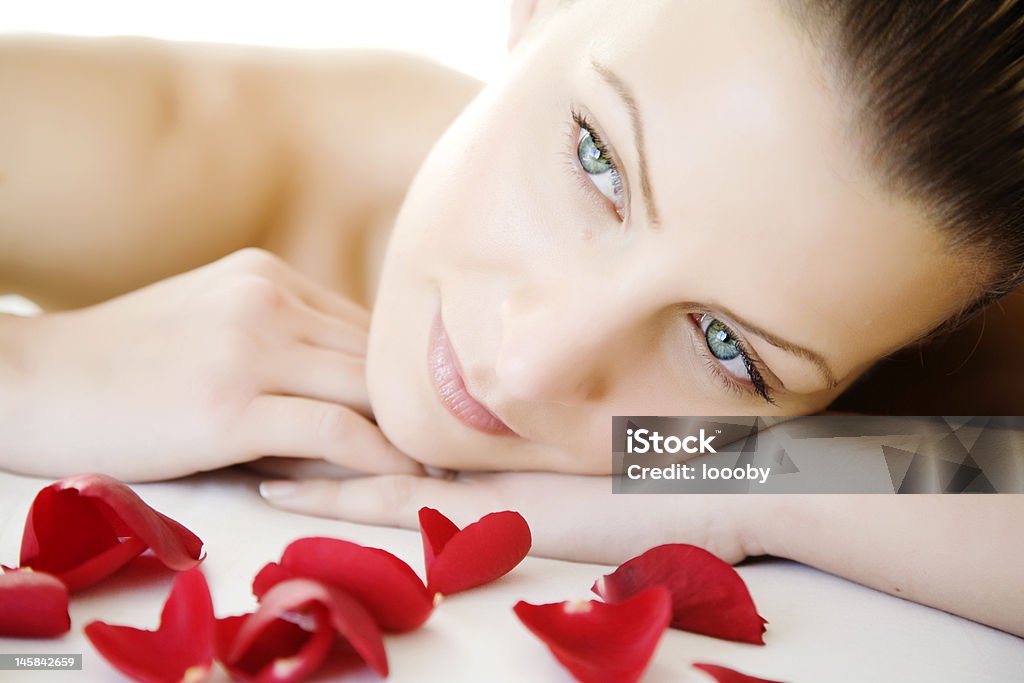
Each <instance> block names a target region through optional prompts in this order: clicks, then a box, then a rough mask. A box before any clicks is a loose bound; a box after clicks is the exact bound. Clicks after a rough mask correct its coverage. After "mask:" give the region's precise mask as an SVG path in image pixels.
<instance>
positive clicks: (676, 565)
mask: <svg viewBox="0 0 1024 683" xmlns="http://www.w3.org/2000/svg"><path fill="white" fill-rule="evenodd" d="M656 585H660V586H665V587H666V588H668V589H669V591H670V592H671V593H672V624H671V626H672V628H678V629H681V630H683V631H691V632H693V633H701V634H704V635H707V636H713V637H715V638H724V639H725V640H735V641H739V642H741V643H753V644H755V645H764V637H763V636H764V632H765V627H764V625H765V624H767V623H768V622H767V621H766V620H765V619H764V618H763V617H761V615H760V614H758V613H757V608H756V607H755V606H754V601H753V599H752V598H751V597H750V591H748V590H747V585H746V584H745V583H744V582H743V579H742V578H741V577H740V575H739V573H738V572H737V571H736V570H735V569H733V568H732V566H731V565H729V564H728V563H727V562H723V561H722V560H720V559H718V558H717V557H715V556H714V555H712V554H711V553H709V552H708V551H706V550H704V549H703V548H698V547H697V546H693V545H687V544H685V543H670V544H667V545H659V546H657V547H654V548H651V549H650V550H648V551H647V552H645V553H643V554H642V555H639V556H637V557H634V558H633V559H632V560H629V561H628V562H626V563H625V564H623V565H621V566H620V567H619V568H618V569H616V570H615V571H614V572H612V573H611V574H608V575H607V576H604V577H602V578H600V579H598V580H597V582H596V583H595V584H594V586H593V588H592V589H591V590H593V591H594V592H595V593H597V594H598V595H600V596H601V597H602V598H604V599H605V600H607V601H608V602H618V601H620V600H624V599H626V598H628V597H629V596H631V595H633V594H635V593H637V592H638V591H641V590H643V589H645V588H647V587H648V586H656Z"/></svg>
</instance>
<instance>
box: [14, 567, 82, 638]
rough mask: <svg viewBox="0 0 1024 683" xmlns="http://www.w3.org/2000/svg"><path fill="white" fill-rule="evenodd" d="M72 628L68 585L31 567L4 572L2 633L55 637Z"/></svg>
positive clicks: (18, 636) (16, 635)
mask: <svg viewBox="0 0 1024 683" xmlns="http://www.w3.org/2000/svg"><path fill="white" fill-rule="evenodd" d="M70 628H71V617H70V616H69V615H68V588H67V586H65V585H64V584H63V583H62V582H61V580H60V579H58V578H57V577H55V576H51V575H50V574H44V573H42V572H34V571H32V570H31V569H10V570H9V569H8V568H6V567H5V568H4V571H3V572H0V636H11V637H15V638H53V637H55V636H59V635H61V634H62V633H67V632H68V630H70Z"/></svg>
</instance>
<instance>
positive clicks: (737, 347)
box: [695, 313, 773, 403]
mask: <svg viewBox="0 0 1024 683" xmlns="http://www.w3.org/2000/svg"><path fill="white" fill-rule="evenodd" d="M695 317H696V320H697V323H698V326H699V328H700V331H701V332H703V333H704V343H705V344H706V345H707V348H708V351H709V353H710V358H709V359H708V360H709V361H710V362H713V363H715V364H716V366H717V367H718V368H721V370H723V371H724V372H725V373H727V374H728V375H730V376H732V377H734V378H736V379H738V380H740V381H742V382H746V383H749V384H750V386H752V387H753V388H754V390H755V391H756V392H757V394H758V395H759V396H761V397H762V398H763V399H764V400H766V401H768V402H769V403H772V402H773V401H772V398H771V395H770V394H769V393H768V388H767V386H766V385H765V382H764V378H763V377H762V376H761V373H760V371H759V370H758V369H757V364H756V362H755V361H754V359H753V358H752V357H751V355H750V354H749V353H748V352H747V351H746V350H745V348H744V346H743V342H742V341H741V340H740V338H739V337H738V336H737V335H736V333H735V332H733V331H732V330H731V329H730V328H729V326H728V325H726V324H725V323H724V322H722V321H721V320H719V319H718V318H716V317H714V316H713V315H710V314H708V313H701V314H699V315H697V316H695Z"/></svg>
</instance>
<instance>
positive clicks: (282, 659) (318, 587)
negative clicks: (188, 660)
mask: <svg viewBox="0 0 1024 683" xmlns="http://www.w3.org/2000/svg"><path fill="white" fill-rule="evenodd" d="M335 633H338V634H340V635H341V636H343V637H344V638H345V639H346V641H347V642H348V643H349V645H351V646H352V648H353V649H354V650H355V651H356V652H357V653H358V654H359V656H360V657H361V658H362V660H363V661H364V662H366V663H367V664H369V665H370V667H371V668H373V669H374V670H375V671H376V672H377V673H379V674H380V675H382V676H386V675H387V673H388V662H387V655H386V654H385V652H384V640H383V638H382V637H381V633H380V629H379V628H378V626H377V623H376V621H374V619H373V616H372V615H371V614H370V613H369V612H368V611H367V610H366V608H365V607H363V606H362V605H361V604H359V602H357V601H356V600H355V599H354V598H352V597H351V596H349V595H347V594H346V593H345V592H344V591H341V590H338V589H336V588H331V587H330V586H327V585H325V584H322V583H320V582H318V581H311V580H308V579H287V580H285V581H282V582H280V583H278V584H276V585H275V586H273V587H272V588H270V589H269V590H268V591H267V592H266V594H265V595H264V596H263V598H262V600H261V601H260V606H259V609H258V610H257V611H256V612H255V613H253V614H251V615H247V616H244V617H241V618H238V617H236V618H234V619H232V620H221V622H220V624H219V626H218V651H219V654H220V659H221V661H222V662H223V663H224V665H225V666H226V667H227V668H228V669H229V671H231V672H232V674H233V675H236V676H238V677H240V678H242V679H243V680H258V681H274V682H275V683H283V682H285V681H296V680H299V679H301V678H303V677H305V676H307V675H309V674H310V673H311V672H312V671H314V670H315V669H316V668H317V667H318V666H319V665H320V664H321V663H322V662H323V660H324V659H325V658H326V656H327V654H328V652H329V651H330V649H331V646H332V645H333V644H334V641H335Z"/></svg>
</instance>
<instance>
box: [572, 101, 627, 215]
mask: <svg viewBox="0 0 1024 683" xmlns="http://www.w3.org/2000/svg"><path fill="white" fill-rule="evenodd" d="M569 117H570V121H572V123H571V124H569V125H568V126H566V137H567V138H568V140H569V145H568V149H567V150H565V149H563V150H562V153H563V157H564V158H565V160H566V161H567V162H568V164H569V168H570V169H571V170H572V175H573V177H574V178H576V180H577V181H579V183H580V186H581V187H582V188H583V189H584V190H585V191H586V192H587V193H588V194H590V195H591V196H594V197H596V198H597V199H598V200H599V201H601V202H603V203H604V204H605V205H608V206H611V207H612V210H613V211H615V213H616V215H618V217H619V220H620V221H622V222H625V220H626V207H628V206H629V200H628V194H627V192H626V190H625V183H624V182H623V180H622V171H620V170H619V164H618V162H617V161H616V160H615V155H614V154H612V153H611V151H610V150H609V149H608V147H607V145H606V144H605V142H604V140H603V139H602V138H601V135H600V133H598V132H597V128H596V126H594V124H593V123H591V121H590V119H589V118H588V117H587V115H586V114H584V113H583V112H582V111H580V110H579V109H577V108H576V107H574V106H572V105H569ZM573 124H575V125H573ZM581 129H582V130H585V131H586V132H587V133H589V134H590V138H591V140H593V141H594V146H595V147H597V148H598V149H599V150H600V151H601V154H603V155H604V156H605V157H606V158H607V159H608V163H609V164H610V165H611V168H612V170H613V171H614V172H615V188H616V190H618V191H619V192H621V193H622V195H623V197H625V199H624V200H623V202H622V205H623V209H622V212H620V211H619V208H618V207H617V206H615V205H614V204H613V203H612V202H611V201H610V200H609V199H608V197H606V196H604V195H603V194H601V192H599V191H598V190H597V188H596V187H594V184H593V181H592V180H590V178H589V177H588V174H587V173H586V171H584V170H583V168H582V167H581V166H580V161H579V158H578V157H577V148H578V147H579V131H580V130H581Z"/></svg>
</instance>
